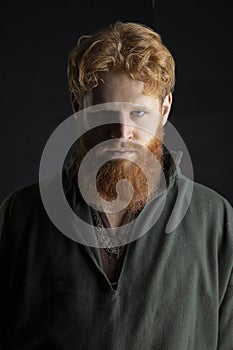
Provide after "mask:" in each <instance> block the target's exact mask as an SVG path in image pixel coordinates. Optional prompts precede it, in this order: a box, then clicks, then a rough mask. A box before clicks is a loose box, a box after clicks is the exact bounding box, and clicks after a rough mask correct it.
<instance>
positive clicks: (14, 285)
mask: <svg viewBox="0 0 233 350" xmlns="http://www.w3.org/2000/svg"><path fill="white" fill-rule="evenodd" d="M168 164H170V165H169V166H170V167H171V166H172V171H170V173H169V184H168V192H167V195H166V201H165V205H164V207H163V210H162V212H161V215H160V217H159V219H158V220H157V221H156V223H155V224H154V225H153V226H152V227H151V228H150V229H149V231H148V232H147V233H146V234H144V235H142V236H141V237H140V238H139V239H137V240H135V241H132V242H131V243H129V244H127V246H126V250H125V255H124V260H123V263H122V267H121V271H120V273H119V278H118V282H117V285H116V286H115V288H113V286H112V285H111V283H110V281H109V279H108V277H107V275H106V274H105V272H104V270H103V268H102V265H101V257H100V251H99V249H98V248H92V247H88V246H85V245H82V244H80V243H76V242H75V241H73V240H71V239H70V238H68V237H66V236H65V235H64V234H62V233H61V232H60V231H59V230H58V229H57V227H56V226H55V225H54V224H53V223H52V222H51V220H50V219H49V217H48V215H47V213H46V211H45V209H44V207H43V204H42V201H41V197H40V191H39V186H38V183H35V184H31V185H28V186H26V187H24V188H21V189H19V190H17V191H15V192H14V193H11V194H10V195H9V196H8V197H7V198H6V199H5V201H4V202H3V203H2V205H1V209H0V234H1V237H0V345H1V347H0V348H1V349H2V350H8V349H9V350H39V349H54V350H56V349H57V350H58V349H59V350H74V349H75V350H77V349H79V350H97V349H100V350H102V349H108V350H123V349H125V350H139V349H140V350H141V349H143V350H152V349H160V350H168V349H169V350H197V349H198V350H199V349H200V350H216V349H218V350H230V349H233V275H232V267H233V232H232V231H233V209H232V207H231V205H230V204H229V202H228V201H227V200H226V199H224V198H223V197H222V196H221V195H219V194H218V193H216V192H215V191H213V190H211V189H209V188H207V187H205V186H203V185H200V184H198V183H193V193H192V200H191V203H190V206H189V208H188V210H187V212H186V214H185V216H184V218H183V220H182V221H181V222H180V224H179V225H178V226H177V227H176V228H175V229H174V230H173V231H172V232H171V233H166V226H167V223H168V218H170V216H171V213H172V210H173V209H174V207H175V205H176V200H177V197H178V192H179V186H181V185H182V186H183V185H184V186H188V185H190V184H191V180H189V179H188V178H186V177H185V176H183V175H182V174H180V172H179V168H178V165H177V164H175V166H174V164H172V161H171V159H168ZM73 191H75V189H74V188H73V187H72V186H70V188H69V191H68V192H69V193H68V192H67V196H68V197H69V200H70V201H71V202H72V205H73V207H74V210H76V209H77V207H78V204H79V203H80V201H81V199H80V198H79V197H78V193H75V194H74V192H73ZM82 205H83V204H82ZM79 209H80V206H79ZM82 209H83V208H82ZM176 210H177V211H179V205H178V206H177V209H176ZM139 217H140V216H139ZM145 224H146V223H145V222H141V223H140V225H141V227H142V228H143V227H144V225H145Z"/></svg>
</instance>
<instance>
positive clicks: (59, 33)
mask: <svg viewBox="0 0 233 350" xmlns="http://www.w3.org/2000/svg"><path fill="white" fill-rule="evenodd" d="M33 4H34V6H32V5H31V7H30V6H29V7H22V6H21V7H15V6H13V4H12V3H11V5H10V6H4V7H3V8H2V9H1V36H0V39H1V53H0V58H1V64H0V70H1V72H0V74H1V79H0V84H1V94H0V98H1V120H0V125H1V131H0V140H1V181H0V186H1V187H0V201H1V200H2V199H3V198H4V197H6V195H7V194H8V193H10V192H12V191H14V190H15V189H17V188H19V187H22V186H24V185H27V184H29V183H31V182H34V181H37V180H38V169H39V162H40V157H41V153H42V151H43V148H44V146H45V143H46V141H47V139H48V138H49V136H50V134H51V133H52V132H53V130H54V129H55V128H56V127H57V126H58V124H59V123H61V122H62V121H63V120H64V119H66V118H67V117H69V116H70V115H71V114H72V109H71V106H70V101H69V92H68V84H67V79H66V64H67V58H68V53H69V50H70V49H71V48H72V47H73V46H74V44H75V42H76V40H77V38H78V37H79V36H80V35H82V34H91V33H92V32H93V31H95V30H96V29H98V28H99V27H102V26H103V25H105V24H108V23H111V22H113V21H115V20H122V21H133V22H140V23H144V24H147V25H149V26H151V27H152V28H154V29H155V30H156V31H158V32H159V33H160V34H161V36H162V39H163V41H164V43H165V44H166V46H167V47H168V48H169V49H170V51H171V52H172V54H173V55H174V58H175V61H176V88H175V93H174V102H173V107H172V111H171V114H170V121H171V122H172V123H173V125H174V126H175V127H176V128H177V129H178V131H179V132H180V134H181V136H182V138H183V140H184V141H185V143H186V145H187V147H188V149H189V152H190V155H191V158H192V161H193V168H194V179H195V181H197V182H200V183H202V184H204V185H207V186H208V187H211V188H212V189H214V190H216V191H217V192H219V193H220V194H222V195H223V196H224V197H225V198H227V199H228V200H229V201H230V202H231V203H232V204H233V190H232V186H231V173H232V168H233V166H232V148H233V138H232V131H233V116H232V100H233V95H232V78H233V76H232V75H233V74H232V62H233V60H232V59H233V54H232V49H231V46H232V32H233V28H232V27H233V25H232V19H231V17H232V11H231V7H230V6H231V4H230V3H229V4H227V3H226V4H225V3H224V2H221V3H217V4H213V3H211V2H208V1H202V2H198V1H195V2H194V1H186V2H183V4H182V1H181V2H180V1H179V2H175V1H172V0H167V1H162V0H160V1H156V0H154V2H152V1H147V2H146V1H141V3H139V4H136V3H135V1H132V0H128V1H127V0H125V1H121V2H119V1H118V2H117V3H114V2H110V1H109V2H106V3H105V2H104V1H98V2H94V1H93V2H91V1H82V2H80V1H70V2H67V1H66V2H65V1H64V2H63V3H62V2H57V3H56V5H54V6H51V7H49V6H48V5H47V6H44V7H43V6H42V5H41V6H40V7H39V6H36V5H35V3H33Z"/></svg>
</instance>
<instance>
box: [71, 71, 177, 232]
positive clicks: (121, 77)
mask: <svg viewBox="0 0 233 350" xmlns="http://www.w3.org/2000/svg"><path fill="white" fill-rule="evenodd" d="M103 80H104V83H101V84H100V85H99V86H98V87H97V88H95V89H94V90H92V91H91V92H89V93H88V94H86V95H85V97H84V99H83V106H79V105H78V104H77V102H76V100H75V99H74V96H73V94H71V102H72V106H73V110H74V112H78V111H79V110H80V109H83V108H87V107H90V106H94V105H98V104H103V103H112V102H127V103H130V104H132V108H131V107H130V108H127V109H123V108H122V109H121V110H114V113H117V115H118V122H117V124H116V123H114V124H107V125H106V126H103V127H101V129H100V130H99V132H98V135H97V134H96V133H95V134H94V135H89V138H90V140H88V141H90V144H91V146H94V145H95V144H98V143H100V142H102V141H105V140H108V139H110V138H121V139H124V140H125V141H128V140H133V141H136V142H137V143H139V144H140V145H142V146H147V145H148V144H149V142H150V141H151V139H152V137H153V136H154V135H155V132H156V128H157V125H158V121H159V122H161V123H162V124H163V125H164V124H165V123H166V121H167V118H168V116H169V112H170V109H171V105H172V94H171V93H170V94H168V95H167V96H166V97H165V99H164V101H163V102H162V104H161V101H160V100H159V98H157V97H154V96H147V95H145V94H144V93H143V89H144V83H143V82H142V81H138V80H134V79H132V78H131V77H129V76H128V75H127V74H125V73H118V72H106V73H103ZM148 111H153V113H154V115H157V116H159V117H158V118H157V121H156V118H151V114H150V113H148ZM159 119H160V120H159ZM140 126H141V127H143V128H144V130H143V129H142V128H140ZM145 129H146V130H145ZM93 140H94V141H93ZM125 156H126V157H127V156H128V157H130V156H132V155H131V154H127V153H125ZM106 215H107V218H108V220H109V222H110V224H111V227H118V226H120V225H121V222H122V219H123V217H124V215H125V211H124V210H122V211H120V212H118V213H114V214H109V213H107V214H106Z"/></svg>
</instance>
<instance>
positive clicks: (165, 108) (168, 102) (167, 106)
mask: <svg viewBox="0 0 233 350" xmlns="http://www.w3.org/2000/svg"><path fill="white" fill-rule="evenodd" d="M171 106H172V93H171V92H170V93H169V94H168V95H167V96H166V97H165V99H164V100H163V103H162V118H163V125H165V124H166V122H167V118H168V116H169V113H170V110H171Z"/></svg>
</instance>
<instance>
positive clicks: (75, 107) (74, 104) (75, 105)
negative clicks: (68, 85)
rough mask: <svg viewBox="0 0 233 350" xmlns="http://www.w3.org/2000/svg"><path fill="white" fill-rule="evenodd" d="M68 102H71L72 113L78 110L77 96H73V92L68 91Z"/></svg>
mask: <svg viewBox="0 0 233 350" xmlns="http://www.w3.org/2000/svg"><path fill="white" fill-rule="evenodd" d="M70 102H71V105H72V109H73V112H74V113H76V112H78V111H79V107H80V106H79V103H78V101H77V98H76V97H75V95H74V93H73V92H71V93H70Z"/></svg>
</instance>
